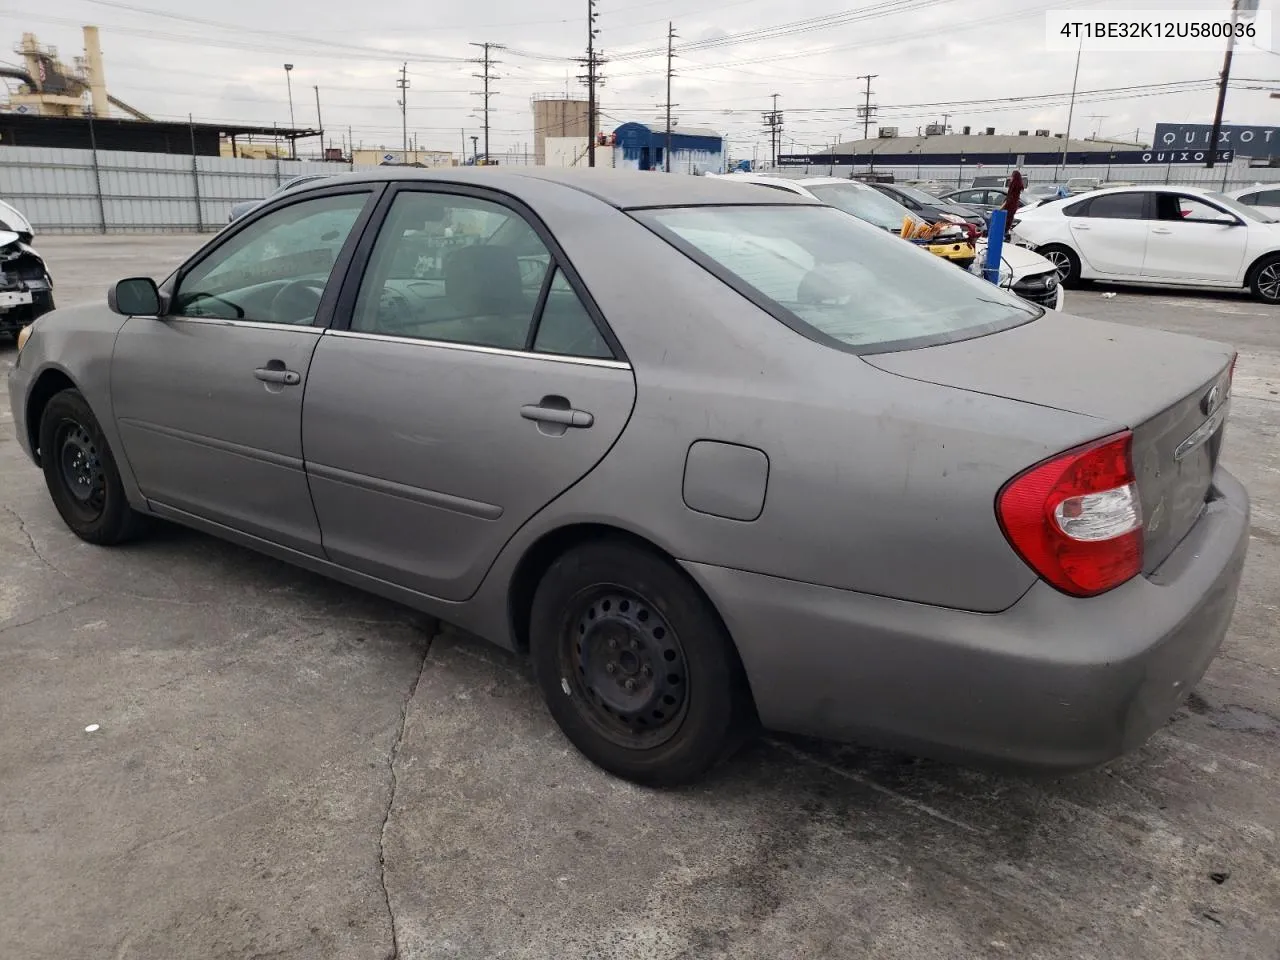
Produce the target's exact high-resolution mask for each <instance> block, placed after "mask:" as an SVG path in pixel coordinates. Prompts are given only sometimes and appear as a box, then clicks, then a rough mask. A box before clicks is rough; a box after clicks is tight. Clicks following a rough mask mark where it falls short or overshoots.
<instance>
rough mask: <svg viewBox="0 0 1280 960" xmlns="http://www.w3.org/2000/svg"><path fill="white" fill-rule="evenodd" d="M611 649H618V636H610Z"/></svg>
mask: <svg viewBox="0 0 1280 960" xmlns="http://www.w3.org/2000/svg"><path fill="white" fill-rule="evenodd" d="M609 649H610V650H617V649H618V638H617V637H610V638H609Z"/></svg>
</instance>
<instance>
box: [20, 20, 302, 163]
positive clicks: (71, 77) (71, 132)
mask: <svg viewBox="0 0 1280 960" xmlns="http://www.w3.org/2000/svg"><path fill="white" fill-rule="evenodd" d="M83 35H84V54H83V56H79V57H76V58H75V59H74V61H73V64H72V65H70V66H69V65H67V64H65V63H63V62H62V61H61V59H59V57H58V51H57V49H56V48H54V47H51V46H42V45H41V44H40V42H39V41H38V40H37V39H36V37H35V35H34V34H31V33H24V34H23V35H22V42H21V43H20V44H19V45H18V47H17V49H16V52H17V53H19V54H21V56H22V59H23V63H24V65H25V68H18V67H0V77H4V78H7V79H10V80H16V81H18V83H19V84H20V86H19V87H18V89H17V90H16V91H15V92H11V93H10V94H9V97H8V100H7V102H6V103H4V104H0V145H3V146H11V147H62V148H70V149H79V150H121V151H132V152H137V153H170V154H186V155H188V156H191V155H196V156H202V157H216V156H220V155H223V154H224V142H225V144H226V145H227V146H229V151H227V152H228V154H229V155H230V156H233V157H234V156H238V155H239V145H240V143H243V142H245V141H249V142H252V141H253V140H254V139H255V138H256V140H257V141H258V143H257V146H258V151H257V152H258V154H259V155H271V154H272V153H274V154H275V155H276V156H280V155H282V154H283V153H285V152H286V151H284V150H282V149H281V148H280V144H282V143H287V144H289V145H290V146H289V151H290V152H295V153H296V142H297V141H298V140H303V139H307V138H313V137H319V136H320V131H319V130H310V129H300V130H295V129H287V128H277V127H263V126H252V125H237V124H212V123H181V122H177V123H173V122H162V121H156V120H153V119H151V117H149V116H147V115H146V114H145V113H143V112H142V111H141V110H139V109H137V108H136V107H133V106H131V105H129V104H127V103H125V102H124V101H123V100H121V99H119V98H118V97H115V96H112V95H111V94H110V93H109V92H108V90H107V80H106V71H105V68H104V66H103V59H102V46H101V43H100V42H99V38H98V28H97V27H94V26H86V27H84V28H83ZM121 115H123V116H121ZM263 141H266V142H267V143H270V144H272V145H273V147H274V149H271V148H267V149H266V150H264V149H263V147H262V144H263Z"/></svg>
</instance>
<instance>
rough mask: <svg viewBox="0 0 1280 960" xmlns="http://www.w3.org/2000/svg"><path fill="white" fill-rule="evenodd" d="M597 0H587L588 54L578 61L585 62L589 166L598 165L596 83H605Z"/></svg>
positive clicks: (580, 78) (580, 76) (582, 78)
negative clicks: (600, 52)
mask: <svg viewBox="0 0 1280 960" xmlns="http://www.w3.org/2000/svg"><path fill="white" fill-rule="evenodd" d="M598 16H599V14H597V13H596V0H587V56H586V58H585V59H583V58H579V60H578V63H581V64H585V65H586V68H587V72H586V75H585V76H583V75H579V77H578V79H579V80H580V81H582V82H583V83H585V84H586V85H587V166H588V167H594V166H595V165H596V85H597V84H603V81H602V80H601V79H600V77H599V72H600V69H599V68H600V66H601V65H602V64H603V63H604V62H605V61H604V58H603V57H601V56H600V54H599V53H597V52H596V37H598V36H599V35H600V30H599V29H598V28H597V27H596V17H598Z"/></svg>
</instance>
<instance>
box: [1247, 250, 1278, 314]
mask: <svg viewBox="0 0 1280 960" xmlns="http://www.w3.org/2000/svg"><path fill="white" fill-rule="evenodd" d="M1249 289H1250V291H1252V293H1253V295H1254V296H1255V297H1256V298H1257V299H1259V300H1261V301H1262V302H1263V303H1280V255H1277V256H1274V257H1269V258H1268V259H1266V260H1263V261H1262V263H1260V264H1258V268H1257V269H1256V270H1254V271H1253V280H1252V281H1251V282H1250V284H1249Z"/></svg>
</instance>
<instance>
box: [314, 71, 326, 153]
mask: <svg viewBox="0 0 1280 960" xmlns="http://www.w3.org/2000/svg"><path fill="white" fill-rule="evenodd" d="M314 89H315V91H316V127H317V128H318V129H319V130H320V157H321V159H323V158H324V120H322V119H321V117H320V87H319V85H317V86H316V87H314Z"/></svg>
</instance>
